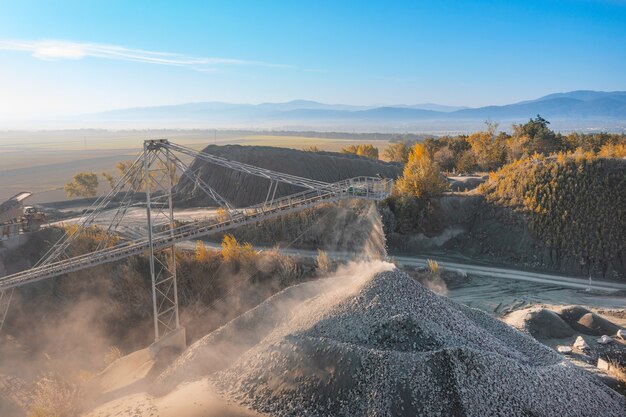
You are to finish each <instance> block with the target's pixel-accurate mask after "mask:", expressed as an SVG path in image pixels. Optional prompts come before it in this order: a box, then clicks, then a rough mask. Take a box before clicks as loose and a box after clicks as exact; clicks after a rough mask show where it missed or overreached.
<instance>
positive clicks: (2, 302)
mask: <svg viewBox="0 0 626 417" xmlns="http://www.w3.org/2000/svg"><path fill="white" fill-rule="evenodd" d="M13 291H15V288H11V289H9V290H5V291H0V331H2V326H4V320H6V318H7V313H8V312H9V307H10V306H11V299H12V298H13Z"/></svg>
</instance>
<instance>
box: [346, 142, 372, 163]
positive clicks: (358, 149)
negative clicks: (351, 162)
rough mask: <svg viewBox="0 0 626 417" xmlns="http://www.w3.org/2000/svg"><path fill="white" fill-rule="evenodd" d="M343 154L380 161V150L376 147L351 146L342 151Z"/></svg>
mask: <svg viewBox="0 0 626 417" xmlns="http://www.w3.org/2000/svg"><path fill="white" fill-rule="evenodd" d="M341 153H350V154H354V155H359V156H364V157H366V158H369V159H374V160H376V159H378V148H376V147H375V146H374V145H371V144H366V145H350V146H348V147H346V148H343V149H342V150H341Z"/></svg>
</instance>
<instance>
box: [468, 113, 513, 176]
mask: <svg viewBox="0 0 626 417" xmlns="http://www.w3.org/2000/svg"><path fill="white" fill-rule="evenodd" d="M497 129H498V125H497V124H495V123H490V122H487V130H486V131H483V132H476V133H474V134H472V135H470V136H469V137H468V138H467V141H468V142H469V144H470V146H471V147H472V152H473V153H474V156H475V157H476V164H477V165H478V166H479V167H480V168H481V169H484V170H488V171H491V170H494V169H497V168H500V167H501V166H502V165H503V164H504V163H505V162H506V142H507V140H508V135H507V134H506V133H504V132H500V134H496V130H497Z"/></svg>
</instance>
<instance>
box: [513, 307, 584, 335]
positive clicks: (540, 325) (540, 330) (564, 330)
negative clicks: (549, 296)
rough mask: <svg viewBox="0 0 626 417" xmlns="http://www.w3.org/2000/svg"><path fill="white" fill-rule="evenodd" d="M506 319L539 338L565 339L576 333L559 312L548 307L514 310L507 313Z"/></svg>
mask: <svg viewBox="0 0 626 417" xmlns="http://www.w3.org/2000/svg"><path fill="white" fill-rule="evenodd" d="M505 321H506V323H508V324H510V325H512V326H515V327H517V328H518V329H524V330H526V331H527V332H528V333H530V334H531V335H532V336H533V337H535V338H537V339H551V338H557V339H564V338H567V337H572V336H574V334H575V333H576V332H575V331H574V329H572V327H571V326H570V325H569V324H568V323H567V322H565V320H563V318H562V317H561V316H560V315H559V314H557V313H555V312H554V311H551V310H548V309H547V308H540V309H536V310H531V311H528V310H526V309H524V310H518V311H514V312H512V313H510V314H509V315H507V317H506V318H505Z"/></svg>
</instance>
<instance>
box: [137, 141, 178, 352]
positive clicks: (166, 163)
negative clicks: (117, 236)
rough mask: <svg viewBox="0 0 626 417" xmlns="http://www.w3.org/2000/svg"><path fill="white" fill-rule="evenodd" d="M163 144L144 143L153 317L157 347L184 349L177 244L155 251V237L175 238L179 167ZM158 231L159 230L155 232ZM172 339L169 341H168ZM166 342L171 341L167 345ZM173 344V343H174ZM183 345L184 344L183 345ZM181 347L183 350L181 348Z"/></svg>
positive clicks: (158, 142)
mask: <svg viewBox="0 0 626 417" xmlns="http://www.w3.org/2000/svg"><path fill="white" fill-rule="evenodd" d="M162 144H163V142H162V141H146V142H145V143H144V153H145V156H144V158H145V159H144V179H145V182H146V215H147V219H148V243H149V256H150V276H151V280H152V308H153V313H154V336H155V345H156V344H158V345H159V346H158V347H162V346H161V345H162V344H167V345H168V346H169V345H171V346H175V347H179V348H180V347H184V343H185V342H184V340H185V336H184V330H183V329H181V327H180V320H179V316H178V288H177V283H176V252H175V248H174V244H172V245H171V246H169V247H167V248H165V249H162V250H161V251H159V252H158V253H155V251H154V245H153V235H154V233H155V232H159V231H163V230H161V229H162V228H168V229H169V232H170V236H172V238H173V237H174V228H175V222H174V207H173V204H172V188H173V186H174V177H175V176H176V163H175V160H174V158H173V156H172V155H171V154H170V150H169V149H166V148H164V147H163V146H162ZM155 228H156V230H155ZM166 336H169V337H166ZM165 339H168V340H170V341H169V342H165ZM172 340H173V341H174V342H171V341H172ZM181 341H182V342H181ZM181 344H182V346H181Z"/></svg>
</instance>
